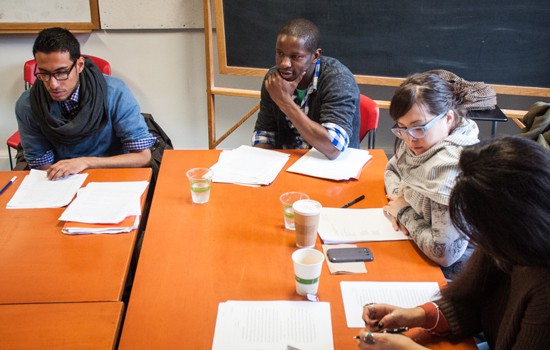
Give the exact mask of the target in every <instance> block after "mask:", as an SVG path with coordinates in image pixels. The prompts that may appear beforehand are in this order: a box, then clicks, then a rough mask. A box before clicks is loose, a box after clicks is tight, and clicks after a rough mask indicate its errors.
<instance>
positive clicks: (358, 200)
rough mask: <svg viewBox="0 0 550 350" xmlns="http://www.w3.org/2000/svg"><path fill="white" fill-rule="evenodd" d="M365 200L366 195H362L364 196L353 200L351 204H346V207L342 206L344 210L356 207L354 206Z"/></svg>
mask: <svg viewBox="0 0 550 350" xmlns="http://www.w3.org/2000/svg"><path fill="white" fill-rule="evenodd" d="M363 199H365V195H364V194H362V195H360V196H359V197H357V198H355V199H354V200H352V201H351V202H349V203H346V204H344V205H343V206H342V208H347V207H351V206H352V205H354V204H355V203H357V202H360V201H362V200H363Z"/></svg>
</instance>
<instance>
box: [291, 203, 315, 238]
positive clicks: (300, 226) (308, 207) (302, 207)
mask: <svg viewBox="0 0 550 350" xmlns="http://www.w3.org/2000/svg"><path fill="white" fill-rule="evenodd" d="M292 209H293V210H294V228H295V231H296V246H297V247H299V248H311V247H313V246H315V241H316V239H317V228H318V227H319V216H320V215H321V209H322V205H321V203H319V202H317V201H315V200H313V199H301V200H299V201H296V202H294V204H292Z"/></svg>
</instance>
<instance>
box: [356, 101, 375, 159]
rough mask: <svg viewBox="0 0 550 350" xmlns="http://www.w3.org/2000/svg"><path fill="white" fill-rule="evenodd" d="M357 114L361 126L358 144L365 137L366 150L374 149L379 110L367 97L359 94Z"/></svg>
mask: <svg viewBox="0 0 550 350" xmlns="http://www.w3.org/2000/svg"><path fill="white" fill-rule="evenodd" d="M359 113H360V115H361V123H360V124H361V126H360V130H359V142H361V141H363V139H364V138H365V136H368V137H367V148H371V149H372V148H374V147H375V141H376V128H378V118H379V116H380V108H378V105H377V104H376V102H374V101H373V100H371V99H370V98H369V97H367V96H365V95H363V94H361V95H360V99H359Z"/></svg>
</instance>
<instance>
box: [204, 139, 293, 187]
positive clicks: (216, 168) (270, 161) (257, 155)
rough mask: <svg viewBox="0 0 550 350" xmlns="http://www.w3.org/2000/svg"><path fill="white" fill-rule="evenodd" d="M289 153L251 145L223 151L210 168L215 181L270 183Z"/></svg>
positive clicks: (250, 183)
mask: <svg viewBox="0 0 550 350" xmlns="http://www.w3.org/2000/svg"><path fill="white" fill-rule="evenodd" d="M289 157H290V155H289V154H286V153H281V152H277V151H272V150H266V149H262V148H257V147H251V146H240V147H238V148H236V149H234V150H224V151H222V152H221V154H220V157H219V159H218V162H217V163H216V164H214V165H213V166H212V167H210V169H212V171H213V172H214V176H213V177H212V181H213V182H225V183H237V184H245V185H269V184H270V183H271V182H273V180H275V178H276V177H277V175H278V174H279V172H280V171H281V169H282V168H283V166H284V165H285V164H286V162H287V161H288V158H289Z"/></svg>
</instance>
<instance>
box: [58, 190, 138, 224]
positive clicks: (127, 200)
mask: <svg viewBox="0 0 550 350" xmlns="http://www.w3.org/2000/svg"><path fill="white" fill-rule="evenodd" d="M147 185H148V182H147V181H130V182H91V183H89V184H88V186H86V187H84V188H82V189H81V190H80V191H79V192H78V196H77V197H76V199H75V200H74V201H73V202H72V203H71V205H69V206H68V207H67V209H65V211H64V212H63V214H61V216H60V217H59V220H62V221H67V223H66V224H65V226H64V227H63V229H62V232H63V233H119V232H129V231H131V230H133V229H136V228H137V226H138V225H139V216H140V215H141V204H140V197H141V195H142V194H143V192H144V191H145V189H146V188H147Z"/></svg>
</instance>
